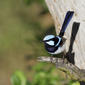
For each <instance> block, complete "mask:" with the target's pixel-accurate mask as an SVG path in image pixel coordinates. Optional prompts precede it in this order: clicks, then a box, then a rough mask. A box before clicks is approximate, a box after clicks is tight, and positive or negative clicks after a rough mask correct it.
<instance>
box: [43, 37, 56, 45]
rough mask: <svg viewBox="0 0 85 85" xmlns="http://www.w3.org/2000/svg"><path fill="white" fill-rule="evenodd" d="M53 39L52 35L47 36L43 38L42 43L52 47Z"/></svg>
mask: <svg viewBox="0 0 85 85" xmlns="http://www.w3.org/2000/svg"><path fill="white" fill-rule="evenodd" d="M54 39H55V36H54V35H47V36H45V37H44V39H43V42H44V43H46V44H48V45H50V46H54Z"/></svg>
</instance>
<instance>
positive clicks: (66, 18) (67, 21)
mask: <svg viewBox="0 0 85 85" xmlns="http://www.w3.org/2000/svg"><path fill="white" fill-rule="evenodd" d="M73 14H74V11H68V12H67V13H66V16H65V19H64V22H63V25H62V28H61V30H60V34H59V36H60V37H62V36H63V35H64V33H65V30H66V28H67V26H68V24H69V22H70V20H71V18H72V16H73Z"/></svg>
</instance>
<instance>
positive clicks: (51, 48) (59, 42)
mask: <svg viewBox="0 0 85 85" xmlns="http://www.w3.org/2000/svg"><path fill="white" fill-rule="evenodd" d="M73 14H74V12H73V11H67V13H66V16H65V19H64V22H63V25H62V28H61V30H60V33H59V35H58V36H55V35H46V36H45V37H44V39H43V42H44V45H45V49H46V50H47V51H48V53H50V54H59V53H61V52H63V51H64V50H65V41H66V39H65V38H64V37H63V36H64V33H65V30H66V28H67V26H68V24H69V22H70V20H71V18H72V16H73Z"/></svg>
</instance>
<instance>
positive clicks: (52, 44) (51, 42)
mask: <svg viewBox="0 0 85 85" xmlns="http://www.w3.org/2000/svg"><path fill="white" fill-rule="evenodd" d="M46 43H47V44H48V45H51V46H54V41H52V40H51V41H48V42H46Z"/></svg>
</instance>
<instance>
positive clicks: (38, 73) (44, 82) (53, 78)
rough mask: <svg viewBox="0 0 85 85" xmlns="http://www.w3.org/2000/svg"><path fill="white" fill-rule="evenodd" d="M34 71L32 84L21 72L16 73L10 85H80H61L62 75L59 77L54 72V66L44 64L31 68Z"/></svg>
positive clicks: (70, 84) (69, 83)
mask: <svg viewBox="0 0 85 85" xmlns="http://www.w3.org/2000/svg"><path fill="white" fill-rule="evenodd" d="M33 70H35V73H34V76H33V78H32V82H29V81H28V80H27V78H26V76H25V75H24V73H23V72H21V71H16V72H15V73H14V74H13V75H12V77H11V82H12V85H80V84H79V82H78V81H72V80H71V81H69V82H68V84H66V83H65V84H63V83H62V82H63V81H64V82H65V80H64V78H62V77H63V75H62V74H61V75H62V76H60V75H58V73H57V72H56V69H55V67H54V66H49V67H48V65H47V64H46V63H40V64H37V65H36V66H34V67H33Z"/></svg>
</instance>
